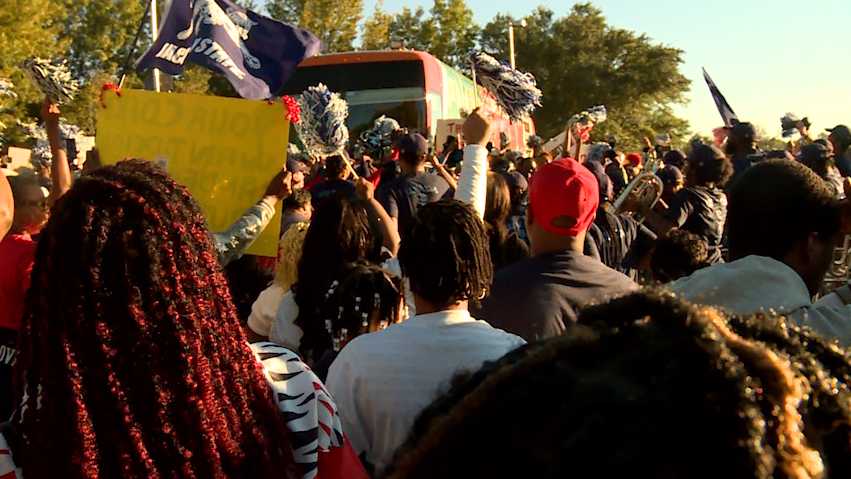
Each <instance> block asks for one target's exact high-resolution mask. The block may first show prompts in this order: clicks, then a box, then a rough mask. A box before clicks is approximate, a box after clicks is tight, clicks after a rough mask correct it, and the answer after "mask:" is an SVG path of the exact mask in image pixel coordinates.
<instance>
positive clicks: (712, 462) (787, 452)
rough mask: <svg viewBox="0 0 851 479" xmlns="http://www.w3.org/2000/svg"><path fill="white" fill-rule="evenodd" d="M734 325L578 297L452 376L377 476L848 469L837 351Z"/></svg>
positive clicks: (712, 313) (681, 309) (707, 311)
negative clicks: (539, 338) (538, 336)
mask: <svg viewBox="0 0 851 479" xmlns="http://www.w3.org/2000/svg"><path fill="white" fill-rule="evenodd" d="M745 324H746V326H743V327H738V325H735V326H734V327H732V328H731V326H730V324H729V323H728V322H727V318H726V317H725V316H724V315H723V314H722V313H721V312H719V311H718V310H715V309H712V308H707V307H698V306H693V305H691V304H689V303H686V302H684V301H682V300H680V299H678V298H676V297H675V296H674V295H672V294H670V293H666V292H661V291H655V290H645V291H642V292H638V293H633V294H631V295H628V296H624V297H621V298H618V299H614V300H612V301H610V302H608V303H605V304H601V305H597V306H592V307H589V308H587V309H586V310H584V311H583V312H582V313H581V315H580V317H579V323H578V325H576V326H574V327H572V328H571V329H570V330H568V332H567V334H566V335H565V336H562V337H558V338H553V339H551V340H548V341H545V342H542V343H537V344H532V345H528V346H526V347H525V348H523V349H520V350H517V351H515V352H513V353H511V354H509V355H507V356H505V357H504V358H502V359H500V360H499V361H497V362H495V363H492V364H488V365H486V366H485V367H484V368H483V369H482V370H481V371H479V372H477V373H475V374H473V375H472V376H471V377H469V376H468V378H467V379H464V378H458V380H457V381H456V383H455V384H454V385H453V387H452V389H451V390H450V391H449V392H448V393H447V394H446V395H445V396H443V397H441V398H439V399H438V400H437V401H435V402H434V403H433V404H432V405H431V406H429V407H428V408H427V409H426V410H425V411H424V412H423V413H422V415H421V416H420V417H419V418H418V419H417V421H416V423H415V425H414V427H413V429H412V432H411V436H410V437H409V440H408V442H407V443H406V444H405V445H404V446H403V447H402V448H401V449H400V450H399V452H398V454H397V459H396V462H395V465H394V466H393V467H391V469H390V470H389V472H388V474H387V476H386V477H390V478H402V477H404V478H410V479H416V478H421V477H422V478H425V477H428V478H432V477H442V478H454V477H459V478H460V477H565V476H577V477H661V478H675V477H691V478H717V477H754V478H762V479H769V478H800V479H804V478H818V477H824V475H825V467H826V468H827V472H828V473H830V475H831V477H846V476H847V474H844V473H845V472H847V465H848V462H849V457H851V447H849V442H848V440H847V432H848V425H849V421H851V414H849V411H848V404H849V402H848V400H849V396H848V390H847V371H848V367H849V357H848V354H847V352H845V351H843V350H841V349H839V348H838V347H837V346H833V345H826V343H824V342H823V341H820V340H817V339H816V341H817V342H818V344H817V347H815V348H813V349H811V350H809V351H804V352H801V349H807V348H808V346H807V344H808V338H814V336H812V335H810V334H809V333H805V335H799V336H796V338H797V339H796V340H795V341H789V344H788V348H786V347H780V346H778V345H777V344H776V343H780V342H783V341H784V338H783V336H782V334H776V333H771V332H769V333H766V334H765V336H768V337H771V340H769V339H766V338H759V337H756V338H752V337H747V335H746V336H744V337H743V336H742V335H740V334H737V332H736V331H737V330H740V331H741V334H746V332H745V331H744V330H745V329H746V328H747V327H750V328H755V326H753V324H752V323H745ZM777 327H781V328H783V327H789V325H788V323H785V322H784V323H782V326H780V325H778V326H777ZM754 336H756V335H754ZM791 336H795V335H794V334H793V335H791ZM763 341H764V342H763ZM772 341H773V342H772ZM786 351H795V352H796V354H795V355H793V354H789V353H787V352H786ZM797 353H800V355H797ZM797 361H806V362H807V363H806V364H805V365H803V366H800V367H799V366H797V365H795V363H796V362H797ZM808 378H811V379H810V380H817V381H819V383H820V384H819V385H818V386H815V388H816V389H819V394H822V395H823V396H822V397H816V396H810V395H808V392H809V391H812V390H813V389H814V387H813V386H812V385H808V384H807V382H808ZM816 400H821V401H822V402H821V403H819V404H815V403H814V401H816ZM802 414H803V417H802ZM814 448H818V450H817V449H814ZM834 473H835V474H834Z"/></svg>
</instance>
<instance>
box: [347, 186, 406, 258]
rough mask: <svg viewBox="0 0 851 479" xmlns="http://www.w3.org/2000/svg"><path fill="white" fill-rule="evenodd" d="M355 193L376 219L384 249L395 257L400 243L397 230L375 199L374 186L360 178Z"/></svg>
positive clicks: (391, 219)
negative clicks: (365, 203) (382, 238)
mask: <svg viewBox="0 0 851 479" xmlns="http://www.w3.org/2000/svg"><path fill="white" fill-rule="evenodd" d="M357 193H358V196H359V197H360V198H361V199H362V200H364V201H366V202H367V204H368V205H369V207H370V209H371V210H372V211H373V213H375V215H376V216H377V217H378V222H379V224H380V225H381V230H382V233H383V235H384V247H385V248H387V250H388V251H390V254H392V255H393V256H396V253H398V252H399V245H400V244H401V243H402V239H401V238H400V237H399V228H398V226H396V222H395V221H393V218H391V217H390V215H388V214H387V210H385V209H384V207H383V206H381V203H379V202H378V200H376V199H375V186H373V184H372V183H371V182H369V181H368V180H366V179H364V178H360V179H358V182H357Z"/></svg>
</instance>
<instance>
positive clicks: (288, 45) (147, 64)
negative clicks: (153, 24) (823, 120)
mask: <svg viewBox="0 0 851 479" xmlns="http://www.w3.org/2000/svg"><path fill="white" fill-rule="evenodd" d="M318 52H319V39H317V38H316V36H314V35H313V34H312V33H310V32H308V31H307V30H302V29H300V28H296V27H293V26H291V25H286V24H284V23H281V22H279V21H277V20H272V19H271V18H267V17H264V16H261V15H258V14H257V13H255V12H252V11H250V10H246V9H245V8H242V7H240V6H239V5H237V4H235V3H234V2H232V1H231V0H172V2H171V7H170V8H169V10H168V12H167V13H166V16H165V18H164V20H163V23H162V26H161V27H160V32H159V35H158V37H157V40H156V41H155V42H154V44H153V45H151V48H149V49H148V51H146V52H145V53H144V54H143V55H142V57H141V58H140V59H139V60H138V61H137V62H136V69H137V70H138V71H140V72H141V71H144V70H147V69H150V68H158V69H160V70H162V71H164V72H166V73H168V74H170V75H179V74H180V73H181V72H183V66H184V64H185V63H186V62H187V61H189V62H192V63H197V64H199V65H202V66H204V67H207V68H209V69H211V70H213V71H215V72H219V73H222V74H223V75H225V76H226V77H227V79H228V80H229V81H230V83H231V85H233V87H234V88H235V89H236V91H237V92H239V94H240V95H241V96H242V97H243V98H248V99H252V100H262V99H266V98H270V97H272V96H274V95H276V94H277V93H278V92H279V91H280V90H281V88H282V87H283V86H284V84H285V83H286V82H287V80H289V78H290V76H291V75H292V74H293V72H295V69H296V67H297V66H298V64H299V63H301V61H302V60H304V59H305V58H308V57H311V56H313V55H316V54H317V53H318Z"/></svg>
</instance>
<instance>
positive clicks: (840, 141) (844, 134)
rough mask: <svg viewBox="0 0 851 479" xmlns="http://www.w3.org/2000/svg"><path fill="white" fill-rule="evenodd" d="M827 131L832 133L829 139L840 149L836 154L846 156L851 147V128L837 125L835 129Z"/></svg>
mask: <svg viewBox="0 0 851 479" xmlns="http://www.w3.org/2000/svg"><path fill="white" fill-rule="evenodd" d="M827 131H829V132H830V136H829V138H831V139H832V141H833V143H834V144H835V145H836V146H837V147H838V151H835V152H834V153H835V154H837V155H843V154H845V152H846V150H848V148H849V147H851V128H848V127H847V126H845V125H836V126H835V127H833V128H828V129H827Z"/></svg>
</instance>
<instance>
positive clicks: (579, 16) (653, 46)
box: [481, 3, 689, 149]
mask: <svg viewBox="0 0 851 479" xmlns="http://www.w3.org/2000/svg"><path fill="white" fill-rule="evenodd" d="M524 20H525V21H526V27H524V28H515V38H516V42H515V47H516V58H517V67H518V68H519V69H521V70H525V71H530V72H531V73H533V74H534V75H535V77H536V79H537V81H538V86H539V87H540V88H541V90H542V91H543V92H544V99H543V103H544V106H543V107H542V108H540V109H539V110H538V111H537V112H536V113H535V120H536V123H537V126H538V129H539V131H540V132H541V134H542V136H554V135H556V134H558V133H559V132H561V131H562V130H563V129H564V126H565V124H566V122H567V120H568V119H569V118H570V117H571V116H572V115H573V114H575V113H577V112H579V111H581V110H584V109H586V108H588V107H591V106H593V105H600V104H602V105H606V107H607V109H608V111H609V118H608V120H607V121H606V122H605V123H602V124H601V125H600V126H598V127H597V128H596V129H595V132H594V136H595V137H596V138H606V137H607V136H609V135H614V136H617V137H618V139H619V143H620V144H621V145H623V146H624V147H625V148H629V149H635V148H639V147H640V142H641V138H642V137H643V136H651V137H652V136H653V135H655V134H660V133H669V134H671V136H672V137H673V138H674V139H678V140H679V142H682V140H684V139H685V138H686V137H687V134H688V123H687V122H686V121H685V120H682V119H680V118H677V117H676V115H674V113H673V111H672V109H671V106H672V105H674V104H677V103H682V102H684V101H685V92H686V91H687V90H688V87H689V81H688V79H686V78H685V77H684V76H683V75H682V73H680V71H679V67H680V65H681V64H682V62H683V59H682V54H683V52H682V51H681V50H678V49H676V48H671V47H668V46H665V45H660V44H657V43H654V42H652V41H651V40H650V39H649V38H648V37H647V36H646V35H643V34H636V33H635V32H632V31H629V30H625V29H619V28H614V27H611V26H609V25H608V24H607V23H606V19H605V17H604V16H603V13H602V12H601V11H600V10H599V9H598V8H596V7H594V6H592V5H591V4H588V3H585V4H577V5H574V6H573V8H572V10H571V11H570V13H569V14H568V15H567V16H565V17H562V18H558V19H555V18H554V15H553V12H552V11H550V10H548V9H546V8H544V7H539V8H538V9H536V10H534V11H533V12H532V13H531V14H530V15H528V16H526V17H525V18H524ZM509 22H514V23H519V21H516V20H515V19H513V18H511V17H509V16H505V15H498V16H497V17H496V18H494V20H493V21H491V22H490V23H488V24H487V25H486V26H485V28H484V29H483V31H482V35H481V44H482V46H483V48H484V49H486V50H487V51H489V52H492V53H494V54H495V55H497V56H498V57H499V58H501V59H505V60H507V59H508V32H507V30H508V24H509Z"/></svg>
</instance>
